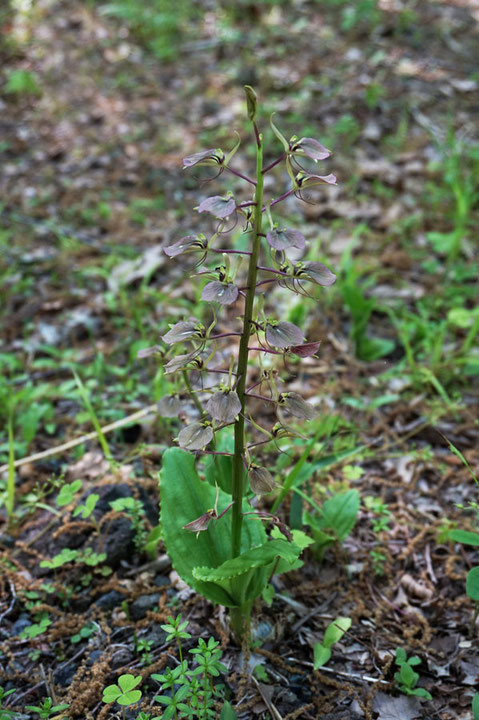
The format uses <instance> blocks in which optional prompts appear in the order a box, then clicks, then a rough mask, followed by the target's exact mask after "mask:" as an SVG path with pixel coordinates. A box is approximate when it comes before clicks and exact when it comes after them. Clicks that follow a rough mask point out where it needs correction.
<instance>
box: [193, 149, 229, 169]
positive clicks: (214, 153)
mask: <svg viewBox="0 0 479 720" xmlns="http://www.w3.org/2000/svg"><path fill="white" fill-rule="evenodd" d="M224 159H225V155H224V152H223V150H220V148H209V149H208V150H201V151H200V152H197V153H193V154H192V155H187V157H185V158H183V169H185V168H190V167H194V166H195V165H222V164H223V162H224Z"/></svg>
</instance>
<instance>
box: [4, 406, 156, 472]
mask: <svg viewBox="0 0 479 720" xmlns="http://www.w3.org/2000/svg"><path fill="white" fill-rule="evenodd" d="M155 410H156V403H154V404H153V405H148V407H145V408H142V409H141V410H137V411H136V412H134V413H133V414H132V415H127V416H126V417H124V418H122V419H121V420H116V421H115V422H113V423H110V424H109V425H105V426H104V427H102V428H100V429H101V431H102V433H109V432H111V431H112V430H116V429H117V428H120V427H123V426H124V425H128V423H130V422H133V421H134V420H139V419H140V418H142V417H145V416H146V415H150V414H151V413H153V412H155ZM96 437H98V433H97V432H96V430H93V431H92V432H89V433H87V434H86V435H82V436H81V437H79V438H76V439H75V440H69V441H68V442H66V443H63V444H62V445H56V446H55V447H53V448H49V449H48V450H43V451H42V452H38V453H35V454H34V455H28V456H27V457H24V458H20V459H19V460H15V462H14V464H13V467H20V466H21V465H25V464H26V463H29V462H36V461H37V460H43V459H44V458H47V457H51V456H52V455H59V454H60V453H62V452H64V451H65V450H70V449H71V448H74V447H77V446H78V445H81V444H82V443H84V442H86V441H87V440H94V439H95V438H96ZM6 470H8V464H7V465H1V466H0V473H3V472H5V471H6Z"/></svg>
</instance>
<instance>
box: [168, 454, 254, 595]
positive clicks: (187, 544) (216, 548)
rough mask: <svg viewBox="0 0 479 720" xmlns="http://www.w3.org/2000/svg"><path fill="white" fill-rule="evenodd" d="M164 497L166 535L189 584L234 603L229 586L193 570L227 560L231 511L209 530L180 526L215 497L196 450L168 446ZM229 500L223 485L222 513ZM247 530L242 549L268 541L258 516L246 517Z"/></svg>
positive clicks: (177, 566)
mask: <svg viewBox="0 0 479 720" xmlns="http://www.w3.org/2000/svg"><path fill="white" fill-rule="evenodd" d="M160 498H161V511H160V521H161V526H162V528H163V540H164V542H165V545H166V549H167V552H168V555H169V556H170V558H171V562H172V564H173V567H174V568H175V570H176V571H177V573H178V574H179V575H180V577H181V578H182V579H183V580H184V581H185V582H186V583H187V584H188V585H190V586H191V587H192V588H194V589H195V590H196V591H197V592H199V593H201V594H202V595H204V596H205V597H207V598H208V599H209V600H211V601H212V602H215V603H219V604H221V605H226V606H227V607H234V606H235V605H236V603H235V601H234V599H233V598H232V597H231V595H230V594H229V591H228V589H227V586H223V584H221V583H217V582H215V581H211V582H210V581H205V580H203V579H201V578H198V577H196V576H195V575H193V570H194V568H195V567H197V566H201V565H205V566H207V567H208V568H210V569H215V568H218V567H220V566H221V565H222V564H223V563H224V562H225V561H227V560H229V558H230V553H231V534H230V532H231V531H230V515H229V513H226V515H224V516H223V517H222V518H220V519H219V520H217V521H213V522H211V523H210V526H209V528H208V530H205V531H204V532H202V533H200V535H199V536H198V537H196V535H195V534H193V533H189V532H188V531H187V530H183V529H182V528H183V526H184V525H187V524H188V523H190V522H191V521H192V520H194V519H195V518H198V517H199V516H201V515H202V514H203V513H205V512H206V511H207V510H209V509H210V508H213V507H214V505H215V499H216V489H215V487H214V486H212V485H210V483H208V482H206V481H203V480H201V479H200V478H199V476H198V473H197V471H196V467H195V459H194V457H193V455H191V454H189V453H187V452H184V451H183V450H180V449H179V448H170V449H169V450H167V451H166V452H165V454H164V455H163V466H162V469H161V472H160ZM230 502H231V496H229V495H227V494H226V493H224V492H222V491H221V490H219V496H218V513H221V511H222V510H224V509H225V508H226V506H227V505H228V504H229V503H230ZM245 511H247V507H246V505H245ZM243 530H244V531H243V536H242V550H243V551H246V550H249V549H250V548H251V547H254V546H256V545H261V544H262V543H264V542H265V539H266V533H265V531H264V528H263V526H262V524H261V522H260V521H258V520H257V519H256V518H254V517H252V516H247V517H245V518H244V521H243ZM225 587H226V589H225Z"/></svg>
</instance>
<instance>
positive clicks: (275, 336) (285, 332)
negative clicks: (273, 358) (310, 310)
mask: <svg viewBox="0 0 479 720" xmlns="http://www.w3.org/2000/svg"><path fill="white" fill-rule="evenodd" d="M303 340H304V336H303V333H302V332H301V330H300V329H299V327H298V326H297V325H294V324H293V323H290V322H287V321H286V320H280V321H279V322H275V323H272V322H269V323H267V325H266V342H267V343H268V344H269V345H272V346H273V347H278V348H288V347H291V346H296V345H301V343H302V342H303Z"/></svg>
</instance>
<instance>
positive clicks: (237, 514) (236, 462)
mask: <svg viewBox="0 0 479 720" xmlns="http://www.w3.org/2000/svg"><path fill="white" fill-rule="evenodd" d="M257 140H258V148H257V151H256V191H255V195H254V203H255V204H254V226H253V248H252V253H251V257H250V261H249V268H248V289H247V291H246V300H245V308H244V317H243V332H242V334H241V340H240V346H239V355H238V367H237V377H238V378H239V381H238V385H237V388H236V392H237V393H238V397H239V400H240V403H241V412H240V413H239V415H238V419H237V420H236V422H235V430H234V435H235V450H234V458H233V502H234V505H233V519H232V528H231V551H232V556H233V557H236V556H237V555H239V554H240V552H241V525H242V521H243V516H242V510H243V507H242V506H243V495H244V475H245V473H244V467H243V457H244V444H245V438H244V423H245V420H244V412H245V405H246V397H245V390H246V373H247V370H248V341H249V337H250V333H251V320H252V318H253V307H254V295H255V286H256V276H257V273H258V269H257V267H256V266H257V265H258V260H259V251H260V246H261V223H262V219H263V214H262V207H263V172H262V170H263V144H262V137H261V135H259V134H258V135H257Z"/></svg>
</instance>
